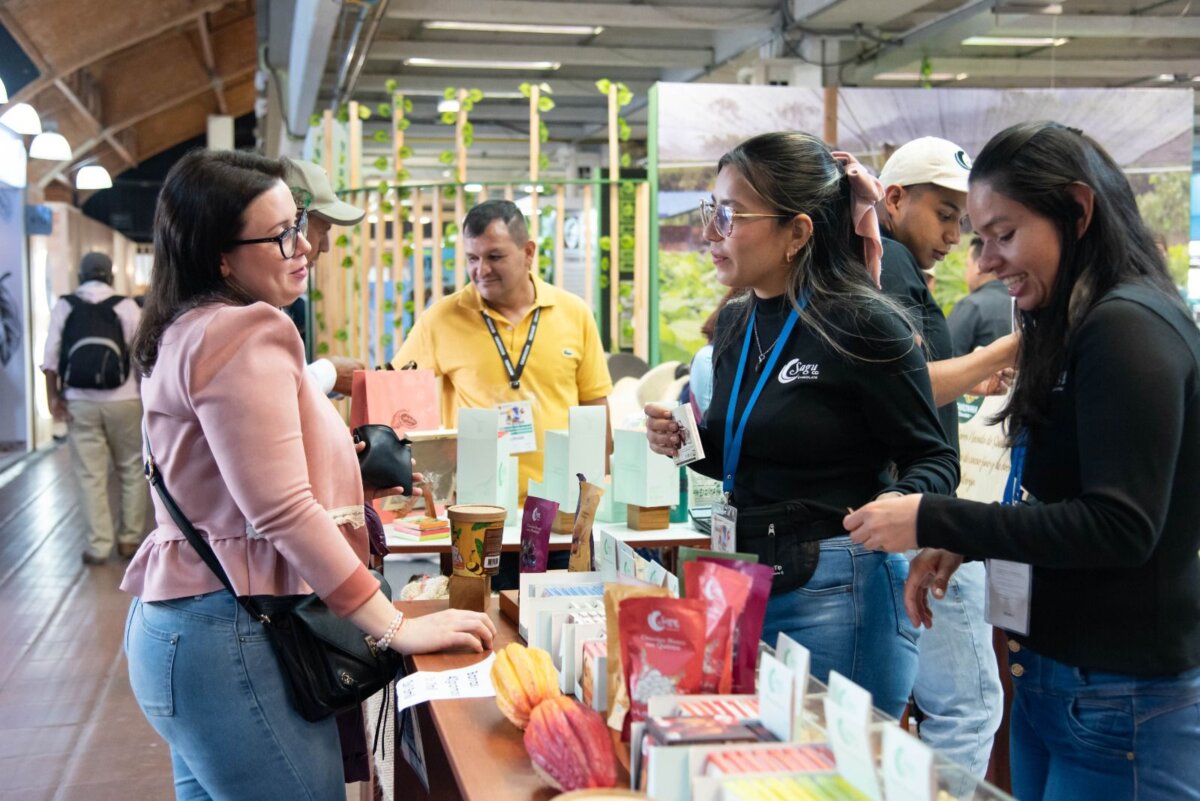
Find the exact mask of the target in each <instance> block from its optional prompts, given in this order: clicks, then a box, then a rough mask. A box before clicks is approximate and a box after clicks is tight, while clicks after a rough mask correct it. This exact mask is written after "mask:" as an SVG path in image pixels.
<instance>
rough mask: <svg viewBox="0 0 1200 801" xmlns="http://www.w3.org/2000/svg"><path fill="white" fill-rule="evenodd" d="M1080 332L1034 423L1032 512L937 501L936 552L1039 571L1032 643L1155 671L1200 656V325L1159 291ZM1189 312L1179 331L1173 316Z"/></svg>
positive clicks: (930, 539) (924, 519)
mask: <svg viewBox="0 0 1200 801" xmlns="http://www.w3.org/2000/svg"><path fill="white" fill-rule="evenodd" d="M1140 292H1141V293H1142V294H1143V296H1146V297H1148V298H1149V305H1144V301H1145V299H1144V298H1143V302H1135V301H1134V300H1129V299H1124V298H1112V297H1111V295H1110V296H1108V297H1106V299H1105V300H1104V301H1103V302H1101V303H1099V304H1097V305H1096V306H1095V307H1094V308H1093V309H1092V310H1091V311H1090V312H1089V313H1088V315H1087V316H1086V318H1085V319H1084V320H1083V322H1082V323H1081V324H1080V325H1079V327H1078V329H1077V331H1076V332H1075V334H1074V335H1073V337H1072V340H1071V342H1070V345H1069V346H1068V349H1067V353H1066V360H1065V365H1064V367H1065V369H1064V372H1063V373H1062V375H1061V377H1060V379H1059V384H1058V386H1056V388H1055V389H1054V391H1053V392H1052V396H1051V402H1050V407H1049V419H1048V420H1047V421H1046V422H1045V423H1044V424H1042V425H1038V426H1036V427H1032V428H1031V429H1030V430H1029V437H1030V439H1029V446H1028V451H1027V454H1026V462H1025V474H1024V480H1023V485H1024V487H1025V489H1026V490H1027V491H1028V492H1029V493H1030V494H1032V495H1033V496H1034V498H1036V500H1037V503H1035V504H1033V505H1029V506H1000V505H998V504H982V503H974V502H971V501H962V500H949V499H946V498H937V497H927V498H923V499H922V501H921V506H920V511H919V513H918V519H917V532H918V540H919V542H920V544H921V545H922V546H934V547H938V548H946V549H949V550H952V551H955V552H958V553H961V554H965V555H966V556H968V557H971V558H984V557H992V558H1000V559H1010V560H1013V561H1019V562H1026V563H1030V564H1032V565H1033V589H1032V599H1031V609H1030V631H1029V635H1028V636H1027V637H1020V638H1018V639H1019V640H1021V641H1023V642H1025V643H1026V644H1027V645H1028V646H1029V647H1030V648H1032V649H1034V650H1035V651H1037V652H1038V653H1040V654H1043V655H1045V656H1049V657H1051V658H1053V659H1057V660H1059V661H1062V662H1065V663H1067V664H1071V665H1075V666H1077V667H1084V668H1091V669H1095V670H1106V671H1112V672H1119V673H1132V674H1141V675H1165V674H1175V673H1179V672H1182V671H1184V670H1187V669H1190V668H1192V667H1195V666H1197V665H1200V557H1198V555H1197V551H1198V550H1200V367H1198V359H1200V332H1197V330H1196V328H1195V326H1194V325H1193V324H1192V323H1191V321H1190V320H1188V318H1187V315H1186V313H1185V312H1184V311H1183V310H1182V309H1178V308H1176V307H1175V306H1173V305H1172V304H1170V303H1168V302H1167V300H1166V299H1165V298H1163V297H1161V296H1155V295H1154V293H1153V291H1149V290H1146V289H1144V288H1143V289H1141V290H1140ZM1172 318H1174V319H1175V320H1176V326H1172V325H1171V324H1170V323H1168V322H1167V320H1169V319H1172Z"/></svg>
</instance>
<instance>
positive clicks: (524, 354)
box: [479, 306, 542, 389]
mask: <svg viewBox="0 0 1200 801" xmlns="http://www.w3.org/2000/svg"><path fill="white" fill-rule="evenodd" d="M479 313H480V314H481V315H483V322H484V323H485V324H486V325H487V327H488V331H490V332H491V334H492V341H493V342H495V343H496V350H498V351H499V352H500V361H502V362H504V371H505V372H506V373H508V385H509V386H510V387H512V388H513V389H520V388H521V373H523V372H525V362H527V361H529V349H530V348H532V347H533V338H534V337H535V336H537V327H538V319H539V318H540V317H541V316H542V307H541V306H539V307H537V308H536V309H534V310H533V321H532V322H531V323H530V324H529V338H528V339H526V340H525V347H523V348H521V358H519V359H517V366H516V367H515V368H514V367H513V363H512V359H510V358H508V348H506V347H504V340H502V339H501V338H500V332H499V331H497V330H496V323H495V322H494V321H493V320H492V318H491V317H489V316H488V313H487V312H485V311H482V310H481V311H480V312H479Z"/></svg>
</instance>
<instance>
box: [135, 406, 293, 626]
mask: <svg viewBox="0 0 1200 801" xmlns="http://www.w3.org/2000/svg"><path fill="white" fill-rule="evenodd" d="M142 441H143V442H145V443H146V462H145V472H146V480H147V481H149V482H150V485H151V486H152V487H154V490H155V492H157V493H158V497H159V499H160V500H162V503H163V506H165V507H166V509H167V513H168V514H170V515H171V519H172V520H174V521H175V525H176V526H177V527H178V528H179V530H180V531H181V532H182V533H183V536H184V537H186V538H187V541H188V543H189V544H190V545H191V546H192V547H193V548H195V549H196V553H198V554H199V555H200V558H201V559H203V560H204V564H206V565H208V569H209V570H211V571H212V572H213V574H214V575H216V577H217V578H218V579H220V581H221V584H223V585H224V586H225V589H226V590H228V591H229V594H230V595H232V596H233V598H234V600H235V601H237V602H238V603H239V604H241V605H242V608H243V609H245V610H246V611H247V612H248V613H250V615H251V616H252V617H254V618H256V619H257V620H259V621H261V622H263V623H270V622H271V619H270V618H269V617H268V616H267V615H265V614H263V613H262V612H261V611H259V609H258V607H257V606H256V605H255V604H254V602H253V601H251V600H250V599H249V598H243V597H242V596H240V595H238V594H237V592H236V591H235V590H234V589H233V582H231V581H230V580H229V576H228V575H226V573H225V568H223V567H221V563H220V562H219V561H218V560H217V555H216V554H215V553H213V549H212V546H211V545H209V544H208V541H207V540H205V539H204V538H203V537H201V536H200V532H198V531H196V527H195V526H193V525H192V521H190V520H188V518H187V515H185V514H184V513H183V510H182V509H180V508H179V504H177V503H175V499H174V498H173V497H172V496H171V493H170V492H169V491H168V490H167V485H166V482H165V481H164V480H163V475H162V473H161V472H159V469H158V463H157V462H155V460H154V451H153V450H152V449H151V448H150V433H149V432H148V431H147V430H146V421H145V418H143V419H142Z"/></svg>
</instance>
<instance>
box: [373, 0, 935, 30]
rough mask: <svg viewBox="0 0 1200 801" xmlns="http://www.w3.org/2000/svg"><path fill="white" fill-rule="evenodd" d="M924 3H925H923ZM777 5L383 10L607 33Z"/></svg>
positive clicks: (499, 1) (728, 17) (445, 1)
mask: <svg viewBox="0 0 1200 801" xmlns="http://www.w3.org/2000/svg"><path fill="white" fill-rule="evenodd" d="M926 1H927V0H926ZM777 6H778V4H777V3H773V2H767V1H766V0H764V2H762V3H761V5H758V6H752V7H749V8H747V7H745V6H736V7H720V6H684V5H649V4H629V5H623V4H622V5H617V4H607V3H555V2H544V1H542V2H526V1H525V0H488V1H487V2H479V0H404V2H401V3H394V4H393V5H392V6H391V7H390V8H389V9H388V11H387V16H388V18H390V19H403V20H418V21H427V20H448V21H453V22H510V23H528V24H543V25H600V26H603V27H605V28H641V29H646V28H667V29H672V30H713V31H716V30H724V29H726V28H730V27H740V26H756V25H763V24H769V23H770V22H771V21H772V20H773V19H774V18H775V16H776V13H777V11H776V9H777Z"/></svg>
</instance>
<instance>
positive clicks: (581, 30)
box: [425, 20, 604, 36]
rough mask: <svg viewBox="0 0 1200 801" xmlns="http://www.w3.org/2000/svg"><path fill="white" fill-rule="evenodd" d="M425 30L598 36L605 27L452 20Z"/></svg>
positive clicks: (428, 23) (434, 23) (438, 21)
mask: <svg viewBox="0 0 1200 801" xmlns="http://www.w3.org/2000/svg"><path fill="white" fill-rule="evenodd" d="M425 28H426V29H427V30H431V31H479V32H481V33H545V34H550V35H553V36H597V35H599V34H600V33H601V32H602V31H603V30H604V27H603V26H601V25H538V24H533V23H513V22H454V21H450V20H435V21H433V22H426V23H425Z"/></svg>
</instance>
